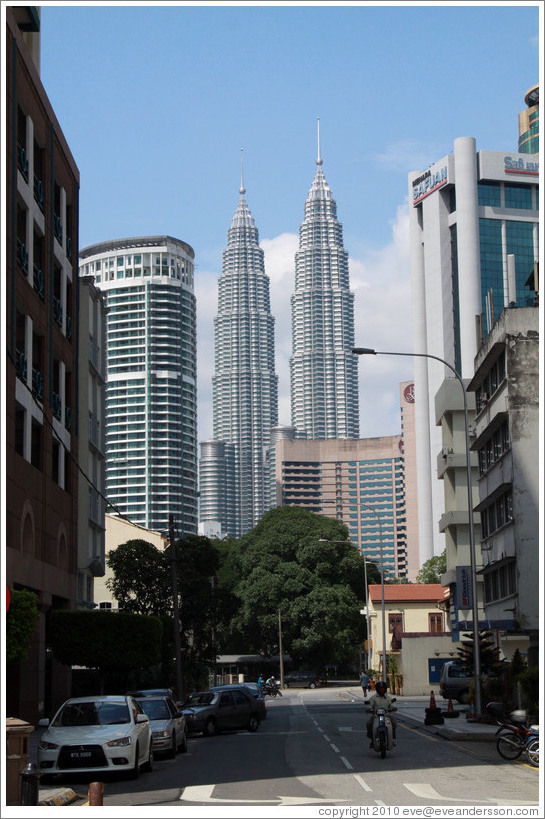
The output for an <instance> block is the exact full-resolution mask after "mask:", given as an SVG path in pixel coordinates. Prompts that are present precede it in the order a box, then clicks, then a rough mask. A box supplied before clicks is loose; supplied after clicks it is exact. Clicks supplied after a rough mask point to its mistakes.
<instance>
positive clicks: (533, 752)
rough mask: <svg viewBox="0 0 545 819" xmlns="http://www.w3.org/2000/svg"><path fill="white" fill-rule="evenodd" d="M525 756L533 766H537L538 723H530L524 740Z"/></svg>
mask: <svg viewBox="0 0 545 819" xmlns="http://www.w3.org/2000/svg"><path fill="white" fill-rule="evenodd" d="M526 756H527V757H528V762H529V763H530V765H533V766H534V768H539V725H530V733H529V734H528V739H527V741H526Z"/></svg>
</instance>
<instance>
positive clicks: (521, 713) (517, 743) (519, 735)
mask: <svg viewBox="0 0 545 819" xmlns="http://www.w3.org/2000/svg"><path fill="white" fill-rule="evenodd" d="M485 710H486V713H487V714H489V715H490V716H491V717H494V719H495V720H496V723H497V725H498V726H499V727H498V730H497V731H496V749H497V751H498V753H499V755H500V756H501V757H503V758H504V759H509V760H513V759H518V758H519V757H520V756H522V753H523V752H524V751H526V755H527V756H528V759H529V761H531V762H532V760H530V756H529V754H528V750H527V745H528V743H529V741H530V739H534V740H535V739H537V760H538V764H539V734H538V733H537V732H536V731H535V730H534V729H536V728H537V726H531V727H530V725H528V721H527V720H528V714H527V712H526V711H525V710H524V709H517V710H515V711H511V713H510V714H509V718H507V717H506V716H505V715H504V710H505V706H504V705H503V703H501V702H489V703H488V705H487V706H486V709H485ZM532 747H533V750H532V753H533V755H534V757H536V753H535V746H532ZM534 764H535V763H534V762H532V765H534Z"/></svg>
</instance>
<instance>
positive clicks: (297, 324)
mask: <svg viewBox="0 0 545 819" xmlns="http://www.w3.org/2000/svg"><path fill="white" fill-rule="evenodd" d="M318 126H319V123H318ZM316 164H317V166H318V167H317V170H316V174H315V177H314V180H313V182H312V185H311V188H310V191H309V194H308V197H307V200H306V202H305V215H304V219H303V222H302V224H301V226H300V229H299V249H298V251H297V253H296V254H295V292H294V293H293V295H292V298H291V309H292V345H293V347H292V349H293V352H292V356H291V359H290V379H291V423H292V426H294V427H295V428H296V430H297V435H298V436H299V437H306V438H311V439H326V438H357V437H358V434H359V395H358V373H357V361H356V357H355V356H354V355H353V353H352V348H353V347H354V294H353V293H351V292H350V283H349V274H348V252H347V251H346V250H345V249H344V245H343V235H342V225H341V223H340V222H339V221H338V219H337V204H336V202H335V200H334V198H333V194H332V192H331V188H330V187H329V185H328V184H327V182H326V179H325V177H324V173H323V171H322V164H323V163H322V157H321V153H320V132H319V130H318V158H317V160H316Z"/></svg>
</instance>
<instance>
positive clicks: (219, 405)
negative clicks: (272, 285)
mask: <svg viewBox="0 0 545 819" xmlns="http://www.w3.org/2000/svg"><path fill="white" fill-rule="evenodd" d="M239 193H240V200H239V203H238V205H237V208H236V210H235V213H234V216H233V219H232V221H231V225H230V227H229V230H228V232H227V247H226V248H225V250H224V252H223V266H222V273H221V276H220V277H219V281H218V313H217V316H216V317H215V319H214V340H215V370H214V376H213V378H212V391H213V416H214V417H213V430H214V441H219V442H223V444H225V445H231V447H232V453H230V452H229V451H228V447H226V450H225V457H226V458H227V459H228V460H227V462H226V463H225V466H224V467H219V465H218V464H217V463H216V466H215V467H214V468H215V469H216V470H218V469H221V470H222V471H223V473H224V474H225V476H226V480H227V481H229V480H230V479H231V478H230V476H232V475H233V472H234V482H235V493H234V494H235V500H234V505H233V506H232V507H231V508H230V509H229V510H227V508H226V507H225V518H224V519H220V520H219V521H218V522H219V523H220V524H221V526H222V528H223V529H224V530H225V531H227V532H228V533H229V534H230V535H232V536H234V537H239V536H240V535H243V534H244V533H245V532H248V531H250V530H251V529H253V527H254V526H255V525H256V523H257V522H258V521H259V519H260V518H261V517H262V516H263V514H264V513H265V512H266V511H267V509H268V508H269V506H268V502H267V501H268V486H267V473H266V457H265V451H266V447H267V446H268V445H269V441H270V434H271V429H272V427H274V426H276V424H277V423H278V378H277V376H276V373H275V369H274V318H273V317H272V315H271V312H270V297H269V278H268V276H267V275H266V273H265V263H264V255H263V250H262V249H261V248H260V246H259V234H258V230H257V228H256V225H255V222H254V218H253V216H252V214H251V213H250V210H249V208H248V204H247V202H246V198H245V193H246V190H245V188H244V181H243V177H242V173H241V185H240V190H239ZM213 450H214V451H215V454H216V455H217V453H218V451H219V445H214V446H213V445H212V443H211V442H208V443H207V445H206V446H205V449H204V455H205V458H204V459H203V461H202V462H201V485H200V493H201V517H200V520H201V522H204V521H205V518H204V517H203V515H208V514H216V513H215V512H213V509H214V507H215V508H216V509H218V510H219V508H220V505H221V503H222V501H221V499H220V498H219V497H218V494H217V493H218V491H219V492H221V491H223V489H222V488H221V487H219V486H217V485H216V486H215V485H214V482H213V481H210V480H209V479H208V477H207V472H208V470H209V466H211V464H210V458H211V455H212V451H213ZM201 451H202V449H201ZM231 455H234V468H233V464H232V463H229V462H228V461H229V458H231ZM225 491H226V492H229V491H230V490H229V483H228V482H227V483H226V484H225ZM210 494H212V495H214V494H215V500H212V502H211V501H210V500H209V495H210ZM233 512H234V515H233ZM218 514H219V511H218Z"/></svg>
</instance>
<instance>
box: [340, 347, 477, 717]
mask: <svg viewBox="0 0 545 819" xmlns="http://www.w3.org/2000/svg"><path fill="white" fill-rule="evenodd" d="M352 352H353V353H355V355H400V356H407V357H409V358H432V359H434V360H435V361H439V362H441V364H444V365H445V367H448V368H449V370H451V372H453V373H454V375H455V376H456V378H457V379H458V382H459V383H460V386H461V388H462V395H463V397H464V419H465V438H466V469H467V511H468V517H469V560H470V569H471V596H472V598H473V599H472V603H473V606H472V609H473V643H474V647H473V674H474V677H475V715H476V716H477V717H478V716H479V715H480V714H481V712H482V702H481V657H480V651H479V607H478V603H477V572H476V568H475V527H474V523H473V497H472V492H471V451H470V446H469V413H468V408H467V392H466V388H465V386H464V382H463V381H462V377H461V375H460V374H459V373H458V372H457V370H456V369H455V368H454V367H453V366H452V364H449V363H448V361H445V359H444V358H440V357H439V356H437V355H431V353H398V352H391V351H388V352H384V351H381V350H373V349H371V348H370V347H355V348H354V349H353V350H352Z"/></svg>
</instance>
